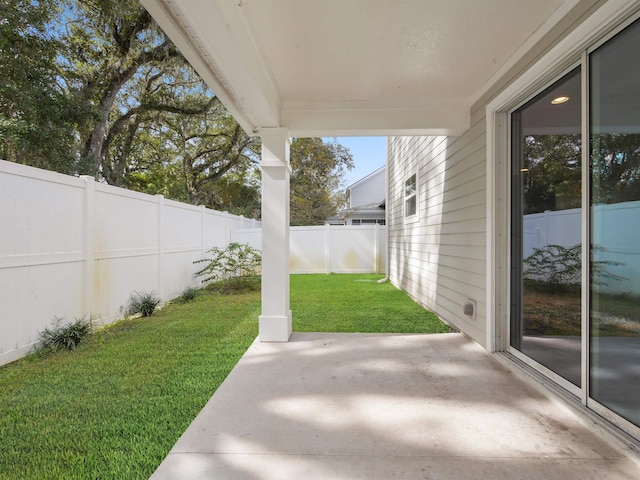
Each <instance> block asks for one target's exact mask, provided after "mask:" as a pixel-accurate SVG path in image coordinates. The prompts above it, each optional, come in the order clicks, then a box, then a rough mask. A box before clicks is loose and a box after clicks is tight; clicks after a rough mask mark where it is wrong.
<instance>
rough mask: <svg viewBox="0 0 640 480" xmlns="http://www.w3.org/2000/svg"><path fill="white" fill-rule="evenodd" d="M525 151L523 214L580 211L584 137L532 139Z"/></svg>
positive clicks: (568, 136) (528, 140) (543, 137)
mask: <svg viewBox="0 0 640 480" xmlns="http://www.w3.org/2000/svg"><path fill="white" fill-rule="evenodd" d="M523 148H524V152H523V153H524V159H525V161H524V164H523V167H524V168H526V169H527V170H526V172H523V173H524V175H523V195H524V212H523V213H524V214H525V215H526V214H528V213H538V212H544V211H545V210H564V209H568V208H578V207H580V202H581V193H580V192H581V189H580V185H581V175H582V174H581V172H582V168H581V164H582V150H581V138H580V135H579V134H575V135H529V136H527V137H525V139H524V145H523Z"/></svg>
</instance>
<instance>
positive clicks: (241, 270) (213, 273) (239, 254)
mask: <svg viewBox="0 0 640 480" xmlns="http://www.w3.org/2000/svg"><path fill="white" fill-rule="evenodd" d="M207 253H208V254H209V257H208V258H203V259H202V260H196V261H195V262H193V263H205V264H206V266H205V267H204V268H203V269H201V270H199V271H197V272H196V273H195V276H196V277H203V279H202V283H206V282H211V281H213V282H220V281H224V282H225V283H227V284H228V285H230V286H232V287H237V286H242V285H245V284H246V283H247V282H249V283H255V282H252V281H251V280H253V279H254V278H255V277H256V275H257V274H258V271H259V269H260V265H261V263H262V256H261V255H260V251H259V250H256V249H255V248H252V247H250V246H249V245H247V244H240V243H230V244H229V245H228V246H227V247H226V248H219V247H214V248H212V249H211V250H207ZM232 289H233V288H232Z"/></svg>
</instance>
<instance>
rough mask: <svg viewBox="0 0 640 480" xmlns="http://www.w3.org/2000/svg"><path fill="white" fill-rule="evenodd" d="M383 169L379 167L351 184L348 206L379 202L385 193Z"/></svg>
mask: <svg viewBox="0 0 640 480" xmlns="http://www.w3.org/2000/svg"><path fill="white" fill-rule="evenodd" d="M384 183H385V170H384V169H381V170H379V171H376V172H374V173H372V174H370V175H369V176H368V177H365V178H363V179H362V180H360V181H359V182H357V183H355V184H354V185H352V186H351V188H350V189H349V190H350V193H349V206H350V207H360V206H362V205H369V204H371V203H381V202H382V201H383V200H384V194H385V188H384Z"/></svg>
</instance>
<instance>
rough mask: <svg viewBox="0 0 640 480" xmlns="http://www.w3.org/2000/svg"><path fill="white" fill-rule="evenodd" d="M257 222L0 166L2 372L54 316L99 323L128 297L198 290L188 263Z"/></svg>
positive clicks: (120, 309)
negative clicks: (140, 293)
mask: <svg viewBox="0 0 640 480" xmlns="http://www.w3.org/2000/svg"><path fill="white" fill-rule="evenodd" d="M258 225H259V223H257V222H255V221H254V220H249V219H245V218H242V217H236V216H234V215H229V214H227V213H220V212H214V211H212V210H209V209H205V208H204V207H195V206H192V205H186V204H182V203H179V202H174V201H171V200H165V199H164V197H162V196H160V195H157V196H151V195H145V194H141V193H137V192H131V191H128V190H124V189H121V188H116V187H112V186H109V185H103V184H100V183H96V182H95V181H94V180H93V179H92V178H75V177H70V176H67V175H61V174H58V173H53V172H48V171H45V170H40V169H36V168H32V167H26V166H24V165H17V164H14V163H10V162H5V161H1V160H0V231H1V234H0V365H2V364H5V363H8V362H10V361H13V360H15V359H17V358H20V357H21V356H24V355H25V354H26V353H28V351H29V350H30V349H31V348H32V346H33V345H34V344H35V342H37V340H38V332H40V331H42V330H44V328H46V327H48V326H50V325H51V322H52V320H53V319H54V317H60V318H64V319H65V321H71V320H73V319H74V318H76V317H77V318H79V317H81V316H83V315H85V314H91V315H94V316H95V317H96V318H97V320H98V321H99V322H102V323H106V322H109V321H112V320H115V319H118V318H121V317H122V316H123V314H124V310H125V308H126V304H127V301H128V298H129V295H130V294H131V292H132V291H134V290H137V291H155V292H157V294H158V295H159V296H160V298H161V299H162V300H163V301H164V300H168V299H171V298H174V297H175V296H177V295H178V294H179V293H180V292H181V291H182V290H183V289H184V288H186V287H188V286H193V285H198V284H199V282H198V279H195V278H194V277H193V273H194V272H195V271H196V270H197V269H198V266H197V265H194V264H193V261H194V260H197V259H200V258H203V255H204V251H205V250H206V249H208V248H211V247H213V246H220V247H222V246H224V245H226V244H227V243H228V240H229V238H230V233H229V230H230V229H231V228H247V227H255V226H258Z"/></svg>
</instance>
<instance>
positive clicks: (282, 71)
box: [142, 0, 640, 439]
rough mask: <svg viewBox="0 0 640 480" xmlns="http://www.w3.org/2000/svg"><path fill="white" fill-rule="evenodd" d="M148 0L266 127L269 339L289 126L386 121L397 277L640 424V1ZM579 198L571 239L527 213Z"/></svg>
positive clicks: (285, 323) (487, 343) (363, 128)
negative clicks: (560, 241)
mask: <svg viewBox="0 0 640 480" xmlns="http://www.w3.org/2000/svg"><path fill="white" fill-rule="evenodd" d="M142 3H143V4H144V5H145V6H146V7H147V8H148V9H149V11H150V12H151V14H152V15H153V17H154V18H155V19H156V20H157V21H158V23H159V24H160V26H162V28H163V29H164V30H165V31H166V32H167V34H168V35H169V36H171V38H172V39H173V40H174V41H175V42H176V44H177V45H178V47H179V48H180V49H181V51H182V53H183V54H184V55H185V57H186V58H187V59H188V60H189V61H190V62H191V63H192V64H193V65H194V67H195V68H196V69H197V70H198V71H199V72H200V74H201V75H202V76H203V78H204V79H205V80H206V81H207V82H208V83H209V85H210V86H211V88H212V89H213V90H214V91H215V92H216V94H218V96H219V97H220V99H221V100H222V101H223V103H224V104H225V105H226V106H227V108H229V110H230V112H231V113H232V114H233V115H234V117H235V118H236V120H238V122H239V123H240V124H241V125H242V126H243V128H244V129H245V130H246V131H247V132H249V133H252V134H255V135H260V136H261V137H262V142H263V149H262V162H261V167H262V172H263V183H262V186H263V188H262V195H263V197H262V208H263V215H262V225H263V229H262V232H263V259H264V262H263V276H264V277H265V278H267V279H268V281H267V282H263V290H262V315H261V317H260V339H261V340H262V341H287V340H288V338H289V335H290V333H291V313H290V310H289V272H288V269H287V266H286V264H287V259H288V258H289V255H288V253H289V252H288V248H289V247H288V244H289V242H288V213H287V212H288V201H289V197H288V188H289V186H288V181H289V176H288V172H289V161H288V144H289V138H290V137H305V136H308V137H316V136H317V137H326V136H345V135H385V136H388V137H390V139H389V147H388V152H389V153H388V155H389V158H388V164H387V168H388V170H389V171H388V192H389V195H388V198H387V202H386V208H387V209H388V211H387V218H388V226H387V230H388V234H389V240H390V242H389V255H390V260H389V261H390V270H389V275H390V279H391V281H392V283H394V284H395V285H397V286H399V287H401V288H403V289H404V290H406V291H407V292H408V293H409V294H410V295H411V296H412V297H413V298H415V299H416V300H417V301H418V302H420V303H421V304H423V305H425V306H426V307H428V308H429V309H432V310H433V311H435V312H436V313H437V314H438V315H439V316H440V317H441V318H442V319H443V320H445V321H446V322H448V323H449V324H451V325H452V326H453V327H454V328H456V329H458V330H460V331H462V332H463V333H464V334H465V335H466V336H468V337H469V338H471V339H473V340H475V341H476V342H477V343H478V344H479V345H481V346H482V347H483V348H485V349H486V350H487V351H488V352H490V353H497V354H499V355H500V356H501V358H503V359H505V361H507V362H513V363H512V365H516V364H518V365H524V368H526V369H528V370H529V371H530V372H531V373H532V378H542V379H543V380H541V381H542V382H550V383H552V384H554V385H555V386H556V387H557V388H560V389H562V390H563V391H564V392H565V393H566V394H567V395H568V396H570V397H572V398H574V399H575V401H576V403H580V404H582V406H583V408H584V409H587V410H591V411H593V412H596V413H597V414H598V415H599V416H600V417H603V418H606V419H607V420H608V421H609V422H611V423H612V424H613V425H615V426H616V427H617V428H619V429H621V430H623V431H624V432H626V433H627V434H629V435H631V436H633V437H635V438H636V439H640V404H639V403H638V401H637V399H638V397H639V395H640V353H639V352H640V311H639V310H640V309H639V308H638V298H640V271H638V269H635V268H634V267H633V266H634V265H635V264H636V263H637V262H636V260H635V258H636V257H637V256H639V255H640V250H639V245H640V239H639V238H638V237H640V232H638V228H637V225H639V224H640V214H639V213H638V212H639V211H640V210H634V209H633V205H631V204H632V203H634V202H636V201H637V200H638V198H636V196H637V186H638V180H637V179H638V178H640V172H639V171H638V168H639V167H638V161H637V157H638V151H640V90H639V89H638V85H640V57H639V56H638V47H637V46H638V45H640V20H638V19H639V18H640V1H638V0H536V1H535V2H534V1H513V0H496V1H493V2H479V1H477V0H459V1H456V2H453V1H451V2H442V1H436V0H425V1H422V2H415V1H409V0H406V1H405V0H396V1H393V2H384V1H378V2H371V7H370V9H369V7H368V10H367V14H366V15H363V14H362V2H350V1H347V0H327V1H323V2H299V1H297V0H282V1H280V2H277V3H275V4H273V3H271V2H262V1H260V0H243V1H242V2H235V1H227V0H207V1H196V0H194V1H191V2H185V1H179V0H170V1H169V0H142ZM603 206H606V207H607V208H604V207H603ZM575 208H580V209H581V210H580V211H581V214H580V216H579V217H578V216H576V215H573V216H572V217H571V218H572V219H574V220H576V222H577V223H576V222H574V220H572V221H571V222H569V221H566V222H563V221H561V220H559V224H560V225H561V227H562V228H563V229H568V228H571V229H577V230H579V237H580V238H581V243H580V244H578V246H577V249H576V248H573V247H572V248H568V247H569V245H565V246H562V247H563V248H564V251H563V250H561V249H558V248H557V246H554V244H553V243H552V241H553V237H554V235H555V233H557V231H554V230H553V229H548V228H547V229H543V228H538V227H537V226H532V227H531V228H530V227H529V226H530V225H533V224H532V223H531V220H532V219H535V218H537V217H532V215H534V216H535V215H538V214H539V212H545V211H552V212H559V213H562V212H564V210H565V209H567V210H568V209H575ZM525 216H527V218H526V219H525ZM555 218H562V216H561V215H559V216H556V217H555ZM621 218H624V219H625V221H624V222H622V221H621V220H620V219H621ZM616 225H618V226H619V225H624V227H623V228H625V229H626V231H627V232H628V236H627V239H623V240H621V241H620V243H616V242H615V241H614V240H613V238H614V237H612V236H611V235H610V233H611V232H612V231H613V229H614V228H617V227H616ZM618 228H619V227H618ZM543 232H547V233H548V237H547V238H543V237H542V235H543ZM615 238H620V237H615ZM524 245H543V247H541V250H540V251H541V254H540V256H539V257H538V258H537V260H536V258H534V257H532V256H531V255H528V254H526V253H525V250H524ZM574 247H575V246H574ZM545 262H546V265H547V266H548V267H552V270H548V271H547V273H544V270H543V269H542V267H543V266H544V264H545ZM614 266H615V268H625V269H626V270H625V274H624V275H618V277H622V276H624V277H625V279H624V280H622V279H620V278H616V273H615V272H616V271H617V270H616V271H612V270H610V269H611V267H614ZM558 267H560V268H558ZM553 269H555V270H556V271H557V270H560V277H558V275H556V274H555V273H553ZM541 272H542V273H541ZM549 272H552V273H549ZM567 272H569V273H570V274H571V279H570V283H572V285H563V284H562V283H561V282H559V281H558V278H560V280H562V275H565V278H564V280H562V281H564V282H565V283H566V282H567V278H568V277H567V275H566V274H567ZM523 278H527V281H526V282H525V281H523ZM541 280H545V281H548V282H547V283H549V285H546V289H545V288H543V287H545V285H541ZM554 282H555V283H554ZM560 287H561V288H560ZM554 291H555V292H561V294H558V295H557V296H555V297H553V296H552V297H550V296H549V292H554ZM541 306H543V307H545V308H542V309H541V308H540V307H541ZM546 307H548V308H546ZM294 314H295V312H294ZM505 388H508V386H505Z"/></svg>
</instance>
